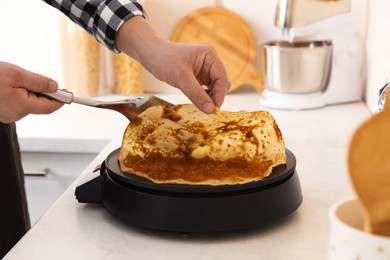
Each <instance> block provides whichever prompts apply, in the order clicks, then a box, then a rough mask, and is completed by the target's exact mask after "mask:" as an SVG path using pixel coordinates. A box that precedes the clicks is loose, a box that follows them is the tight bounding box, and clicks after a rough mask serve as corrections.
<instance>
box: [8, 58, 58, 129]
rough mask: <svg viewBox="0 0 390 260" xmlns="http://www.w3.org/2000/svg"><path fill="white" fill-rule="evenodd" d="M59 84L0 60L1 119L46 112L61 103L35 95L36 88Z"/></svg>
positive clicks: (50, 88) (52, 87) (52, 89)
mask: <svg viewBox="0 0 390 260" xmlns="http://www.w3.org/2000/svg"><path fill="white" fill-rule="evenodd" d="M57 88H58V84H57V83H56V82H55V81H54V80H52V79H50V78H47V77H44V76H42V75H39V74H37V73H33V72H30V71H27V70H25V69H22V68H20V67H18V66H16V65H13V64H10V63H6V62H0V122H2V123H11V122H15V121H17V120H19V119H21V118H23V117H25V116H26V115H28V114H49V113H52V112H54V111H56V110H57V109H59V108H60V107H61V106H62V105H63V104H62V103H60V102H58V101H54V100H50V99H48V98H45V97H42V96H37V95H36V94H35V93H36V92H55V91H56V90H57Z"/></svg>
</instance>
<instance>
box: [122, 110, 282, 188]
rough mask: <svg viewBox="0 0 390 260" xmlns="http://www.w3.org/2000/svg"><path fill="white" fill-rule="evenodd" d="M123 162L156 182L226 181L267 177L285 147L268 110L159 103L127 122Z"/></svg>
mask: <svg viewBox="0 0 390 260" xmlns="http://www.w3.org/2000/svg"><path fill="white" fill-rule="evenodd" d="M119 163H120V167H121V170H122V171H123V172H125V173H129V174H136V175H139V176H141V177H144V178H147V179H149V180H151V181H153V182H156V183H172V184H192V185H200V184H208V185H227V184H239V183H246V182H250V181H255V180H260V179H263V178H264V177H266V176H268V175H269V174H270V173H271V171H272V168H273V167H275V166H277V165H280V164H285V163H286V151H285V144H284V141H283V137H282V134H281V132H280V130H279V128H278V125H277V124H276V122H275V120H274V118H273V117H272V115H271V114H270V113H269V112H266V111H256V112H247V111H240V112H227V111H221V110H217V111H216V112H215V113H213V114H210V115H207V114H205V113H203V112H201V111H200V110H198V109H197V108H196V107H195V106H194V105H192V104H185V105H176V106H173V107H163V106H155V107H151V108H149V109H147V110H146V111H144V112H143V113H142V114H140V115H138V116H137V117H136V118H135V119H133V120H132V121H131V122H130V124H129V125H128V127H127V129H126V131H125V133H124V137H123V142H122V147H121V149H120V152H119Z"/></svg>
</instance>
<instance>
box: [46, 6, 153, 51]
mask: <svg viewBox="0 0 390 260" xmlns="http://www.w3.org/2000/svg"><path fill="white" fill-rule="evenodd" d="M44 1H45V2H46V3H47V4H49V5H51V6H53V7H55V8H57V9H58V10H60V11H61V12H62V13H64V14H65V15H66V16H68V17H69V18H70V19H71V20H72V21H74V22H75V23H77V24H79V25H80V26H81V27H83V28H84V29H85V30H86V31H87V32H89V33H90V34H92V35H93V36H95V38H96V39H97V40H98V41H99V42H100V43H102V44H103V45H105V46H106V47H107V48H109V49H110V50H112V51H114V52H119V51H118V49H116V47H115V34H116V32H117V31H118V29H119V28H120V26H121V25H122V24H123V23H124V22H125V21H126V20H128V19H129V18H131V17H133V16H135V15H141V16H143V17H144V18H145V17H146V14H145V12H144V10H143V8H142V6H141V5H140V4H139V3H138V2H137V0H44Z"/></svg>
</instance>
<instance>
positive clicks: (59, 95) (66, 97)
mask: <svg viewBox="0 0 390 260" xmlns="http://www.w3.org/2000/svg"><path fill="white" fill-rule="evenodd" d="M39 94H40V95H42V96H45V97H48V98H51V99H55V100H57V101H60V102H62V103H65V104H70V103H72V102H73V97H74V96H73V93H72V92H69V91H67V90H65V89H59V90H57V92H54V93H42V92H41V93H39Z"/></svg>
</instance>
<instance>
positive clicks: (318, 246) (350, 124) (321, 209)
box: [5, 93, 370, 260]
mask: <svg viewBox="0 0 390 260" xmlns="http://www.w3.org/2000/svg"><path fill="white" fill-rule="evenodd" d="M161 97H163V98H165V99H167V100H168V101H171V102H173V103H182V102H186V101H187V100H186V99H185V98H184V97H183V96H181V95H172V94H165V95H161ZM258 98H259V97H258V95H256V94H253V93H238V94H234V95H228V97H227V98H226V101H225V103H224V106H223V107H222V108H223V109H224V110H231V111H237V110H248V111H253V110H261V109H266V108H263V107H261V106H260V105H259V103H258ZM270 111H271V113H272V114H273V115H274V117H275V119H276V121H277V123H278V125H279V127H280V129H281V131H282V133H283V137H284V139H285V143H286V147H287V148H288V149H289V150H290V151H292V152H293V153H294V154H295V156H296V158H297V168H296V169H297V172H298V175H299V178H300V182H301V186H302V193H303V203H302V205H301V206H300V208H299V209H298V210H297V211H296V212H295V213H293V214H291V215H289V216H287V217H284V218H282V219H278V220H276V221H275V222H273V223H271V224H269V225H267V226H265V227H261V228H255V229H250V230H244V231H236V232H222V233H213V234H188V235H181V234H177V233H168V232H161V231H154V230H148V229H143V228H139V227H135V226H132V225H130V224H128V223H125V222H124V221H122V220H120V219H118V218H116V217H115V216H112V215H111V214H110V213H108V212H107V211H106V210H105V209H103V207H102V206H100V205H91V204H80V203H78V202H77V200H76V199H75V196H74V191H75V188H76V186H77V185H78V184H79V183H80V182H81V180H82V179H83V178H85V177H86V176H87V175H88V174H90V173H91V172H92V171H93V169H94V168H95V166H96V165H98V164H100V163H101V162H102V161H103V160H104V159H105V158H106V156H107V155H108V154H109V153H110V152H111V151H113V150H114V149H116V148H118V147H119V146H120V143H121V135H122V133H120V134H118V135H116V136H114V137H113V138H112V140H111V141H110V142H109V144H108V145H107V146H106V147H105V148H104V149H103V150H102V151H101V153H100V154H99V155H98V156H97V158H96V159H95V160H94V161H93V162H91V164H90V165H89V166H88V167H87V168H86V169H85V170H84V171H83V172H82V173H81V174H80V176H79V177H78V179H77V180H76V181H75V182H74V183H73V184H72V185H71V186H70V187H69V188H68V189H67V190H66V192H65V193H64V194H63V195H62V196H61V197H60V199H59V200H58V201H57V202H56V203H55V204H54V205H53V206H52V207H51V208H50V210H49V211H48V212H47V213H46V214H45V215H44V216H43V217H42V218H41V219H40V220H39V221H38V222H37V223H36V225H35V226H33V227H32V229H31V230H30V231H29V232H28V233H27V234H26V235H25V236H24V237H23V238H22V239H21V240H20V241H19V243H18V244H17V245H16V246H15V247H14V248H13V249H12V250H11V251H10V252H9V254H8V255H7V256H6V257H5V259H30V260H32V259H39V260H42V259H57V260H58V259H94V260H96V259H170V260H171V259H180V260H182V259H224V260H225V259H275V260H277V259H300V260H301V259H326V257H327V243H328V216H327V214H328V209H329V208H330V206H331V205H332V204H333V203H334V202H336V201H338V200H340V199H343V198H345V197H349V196H352V195H354V191H353V189H352V187H351V185H350V182H349V177H348V173H347V168H346V155H347V149H348V143H349V139H350V137H351V135H352V133H353V132H354V130H355V129H356V127H357V126H358V125H359V124H360V123H361V122H362V121H363V120H365V119H366V118H368V117H369V116H370V112H369V111H368V109H367V107H366V105H365V104H364V103H363V102H357V103H350V104H343V105H335V106H329V107H325V108H321V109H315V110H303V111H287V110H270ZM121 124H122V123H121Z"/></svg>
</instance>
